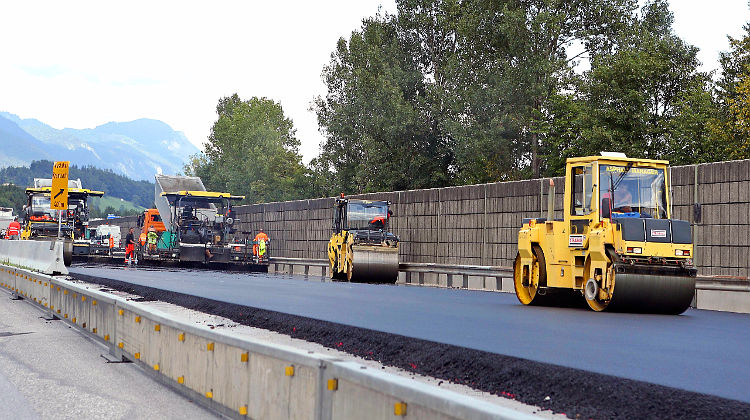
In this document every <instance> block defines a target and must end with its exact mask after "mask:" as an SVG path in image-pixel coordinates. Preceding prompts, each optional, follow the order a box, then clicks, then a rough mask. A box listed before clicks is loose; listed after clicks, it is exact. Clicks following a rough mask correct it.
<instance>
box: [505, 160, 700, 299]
mask: <svg viewBox="0 0 750 420" xmlns="http://www.w3.org/2000/svg"><path fill="white" fill-rule="evenodd" d="M626 186H627V187H628V188H630V190H626V189H625V188H626ZM670 187H671V186H670V185H669V171H668V162H666V161H660V160H647V159H632V158H626V157H624V155H623V156H590V157H582V158H573V159H568V161H567V164H566V174H565V187H564V188H565V193H564V206H563V207H564V208H563V218H562V219H560V220H548V219H549V218H547V219H542V218H539V219H525V220H524V221H523V225H522V227H521V229H520V230H519V232H518V255H517V257H516V261H515V264H514V284H515V290H516V295H517V297H518V299H519V301H520V302H521V303H523V304H525V305H529V304H546V305H559V304H564V303H565V304H569V303H570V302H573V303H575V301H576V300H577V301H578V302H580V303H583V301H584V300H585V301H586V302H587V303H588V305H589V307H591V309H594V310H596V311H602V310H605V309H610V310H623V311H631V312H656V313H681V312H683V311H685V310H686V309H687V307H689V305H690V303H691V301H692V298H693V294H694V290H695V272H696V271H695V268H694V267H693V260H692V258H693V244H692V233H691V231H690V225H689V223H688V222H685V221H680V220H674V219H671V203H670V199H671V197H670V194H669V191H670ZM553 189H554V188H552V190H553ZM632 192H634V194H633V193H632ZM622 196H625V197H630V199H629V200H630V201H624V200H626V198H621V199H620V201H621V202H622V203H629V204H628V205H623V206H620V207H617V206H616V204H617V203H618V198H619V197H622ZM633 197H635V198H633ZM628 210H629V211H628Z"/></svg>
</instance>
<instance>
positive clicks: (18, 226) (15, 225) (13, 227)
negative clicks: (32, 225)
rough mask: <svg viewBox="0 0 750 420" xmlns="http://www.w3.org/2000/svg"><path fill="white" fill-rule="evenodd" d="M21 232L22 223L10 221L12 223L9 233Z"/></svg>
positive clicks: (9, 226) (16, 233)
mask: <svg viewBox="0 0 750 420" xmlns="http://www.w3.org/2000/svg"><path fill="white" fill-rule="evenodd" d="M20 233H21V224H20V223H18V222H16V221H12V222H10V225H8V235H10V236H12V235H19V234H20Z"/></svg>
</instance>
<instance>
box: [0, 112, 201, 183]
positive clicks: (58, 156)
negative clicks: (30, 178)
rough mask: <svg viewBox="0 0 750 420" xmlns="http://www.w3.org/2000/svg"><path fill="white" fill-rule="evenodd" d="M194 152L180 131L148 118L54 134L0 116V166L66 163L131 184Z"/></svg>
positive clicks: (34, 123)
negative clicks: (103, 171)
mask: <svg viewBox="0 0 750 420" xmlns="http://www.w3.org/2000/svg"><path fill="white" fill-rule="evenodd" d="M197 152H198V148H196V147H195V146H193V144H192V143H190V142H189V141H188V139H187V137H185V135H184V134H183V133H182V132H179V131H174V130H173V129H172V128H171V127H170V126H169V125H167V124H166V123H164V122H162V121H159V120H153V119H146V118H143V119H139V120H135V121H129V122H110V123H107V124H103V125H100V126H98V127H96V128H87V129H73V128H64V129H62V130H58V129H56V128H53V127H51V126H49V125H47V124H45V123H43V122H41V121H39V120H36V119H21V118H19V117H18V116H16V115H14V114H10V113H7V112H0V167H2V166H27V165H29V164H30V163H31V162H32V161H34V160H50V161H52V160H69V161H70V162H71V164H76V165H79V167H86V166H94V167H97V168H104V169H111V170H112V171H113V172H115V173H118V174H121V175H126V176H127V177H129V178H132V179H136V180H148V181H152V180H153V179H154V174H156V173H160V172H161V173H164V174H172V175H173V174H176V173H177V172H180V171H181V170H182V167H183V164H184V163H185V162H186V161H187V159H188V157H189V156H190V155H192V154H195V153H197Z"/></svg>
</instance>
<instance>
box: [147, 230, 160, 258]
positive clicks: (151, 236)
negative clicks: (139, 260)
mask: <svg viewBox="0 0 750 420" xmlns="http://www.w3.org/2000/svg"><path fill="white" fill-rule="evenodd" d="M158 238H159V235H157V234H156V228H154V227H153V226H150V227H149V228H148V234H147V235H146V242H147V243H148V252H149V254H153V253H154V252H156V240H157V239H158Z"/></svg>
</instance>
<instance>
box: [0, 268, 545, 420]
mask: <svg viewBox="0 0 750 420" xmlns="http://www.w3.org/2000/svg"><path fill="white" fill-rule="evenodd" d="M0 287H2V288H5V289H8V290H10V291H12V292H14V293H15V294H16V295H17V296H19V297H22V298H25V299H27V300H28V301H30V302H33V303H35V304H36V305H39V306H41V307H42V308H44V309H46V310H47V311H49V312H50V313H51V315H55V316H57V317H59V318H61V319H62V320H64V322H66V323H68V324H70V325H72V326H75V327H77V328H78V329H80V330H82V331H84V332H85V333H87V334H88V335H90V336H92V337H94V338H95V339H97V340H98V341H100V342H102V343H104V344H105V345H107V346H108V347H109V348H110V351H111V353H112V354H113V355H114V356H115V357H116V358H118V359H119V358H126V359H128V360H130V361H132V362H134V363H136V364H138V365H140V366H141V367H142V368H143V369H144V370H145V371H146V372H149V373H150V374H151V375H152V377H154V378H155V379H157V380H160V381H161V382H163V383H165V384H167V385H169V386H171V387H172V388H173V389H175V390H176V391H178V392H180V393H182V394H184V395H186V396H188V397H189V398H191V399H193V400H194V401H197V402H199V403H201V404H203V405H205V406H207V407H209V408H211V409H214V410H216V411H218V412H220V413H222V414H224V415H226V416H229V417H231V418H253V419H310V420H334V419H355V418H356V419H364V420H368V419H373V420H375V419H392V418H398V417H406V416H408V418H411V419H438V420H449V419H456V420H457V419H532V418H538V417H535V416H531V415H527V414H523V413H519V412H517V411H514V410H511V409H507V408H503V407H499V406H496V405H493V404H490V403H487V402H484V401H481V400H478V399H475V398H471V397H467V396H463V395H459V394H456V393H453V392H450V391H447V390H443V389H440V388H437V387H434V386H431V385H426V384H422V383H418V382H415V381H413V380H410V379H407V378H403V377H398V376H395V375H391V374H387V373H383V372H380V371H376V370H373V369H368V368H366V367H364V366H362V365H359V364H357V363H353V362H344V361H341V360H339V359H335V358H333V357H329V356H326V355H323V354H316V353H309V352H307V351H301V350H297V349H294V348H291V347H287V346H282V345H274V344H269V343H265V342H262V341H258V340H253V339H249V338H239V337H235V336H232V335H229V334H227V333H223V332H217V331H214V330H211V329H209V328H207V327H204V326H200V325H196V324H192V323H187V322H183V321H182V320H180V319H177V318H175V317H173V316H171V315H168V314H165V313H162V312H159V311H157V310H154V309H152V308H148V307H147V306H144V305H142V304H139V303H137V302H132V301H127V300H126V299H124V298H121V297H117V296H114V295H110V294H106V293H102V292H100V291H98V290H90V289H87V288H85V287H82V286H79V285H76V284H75V283H72V282H69V281H66V280H63V279H59V278H55V277H51V276H47V275H43V274H38V273H34V272H31V271H29V270H23V269H18V268H14V267H8V266H0Z"/></svg>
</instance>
